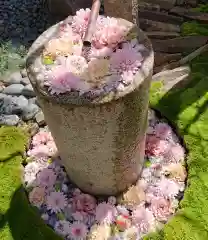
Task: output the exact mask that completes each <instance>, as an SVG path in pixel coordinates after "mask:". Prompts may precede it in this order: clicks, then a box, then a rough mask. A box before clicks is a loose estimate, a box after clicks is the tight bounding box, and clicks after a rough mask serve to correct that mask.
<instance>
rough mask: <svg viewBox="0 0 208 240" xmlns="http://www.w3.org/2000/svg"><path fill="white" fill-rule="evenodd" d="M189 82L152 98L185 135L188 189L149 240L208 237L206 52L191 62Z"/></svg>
mask: <svg viewBox="0 0 208 240" xmlns="http://www.w3.org/2000/svg"><path fill="white" fill-rule="evenodd" d="M191 70H192V73H191V76H190V77H191V81H190V83H189V84H188V85H187V86H186V87H185V88H181V89H180V88H179V89H178V88H177V87H176V88H173V89H172V90H171V91H169V92H168V93H166V94H161V98H160V97H158V95H156V96H154V95H153V97H152V98H151V103H152V104H153V107H154V108H156V109H157V110H159V111H160V112H161V113H162V114H163V115H164V116H166V117H167V118H168V119H169V120H170V121H171V122H172V123H173V124H174V125H175V126H176V127H177V128H178V130H179V132H180V134H181V135H182V136H183V137H184V140H185V143H186V146H187V148H188V150H189V155H188V159H187V165H188V170H189V171H188V188H187V190H186V192H185V195H184V199H183V200H182V201H181V204H180V209H179V211H178V213H177V214H176V216H175V217H173V218H172V219H171V220H170V221H169V223H168V224H166V225H165V226H164V228H163V229H162V231H160V232H158V233H155V234H152V235H149V236H147V237H145V239H148V240H179V239H180V240H207V239H208V53H206V54H204V55H203V56H199V57H198V58H197V59H195V60H194V61H193V62H192V63H191Z"/></svg>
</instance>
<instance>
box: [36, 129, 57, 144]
mask: <svg viewBox="0 0 208 240" xmlns="http://www.w3.org/2000/svg"><path fill="white" fill-rule="evenodd" d="M48 141H53V137H52V135H51V133H50V132H46V131H40V132H38V133H37V134H36V135H35V136H34V137H33V139H32V145H33V146H38V145H40V144H46V143H47V142H48Z"/></svg>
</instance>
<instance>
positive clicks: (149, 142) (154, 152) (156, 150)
mask: <svg viewBox="0 0 208 240" xmlns="http://www.w3.org/2000/svg"><path fill="white" fill-rule="evenodd" d="M169 147H170V146H169V143H168V142H167V141H165V140H161V139H159V138H157V137H156V136H153V135H147V138H146V149H145V152H146V155H147V156H155V157H159V156H161V155H163V154H164V153H165V152H166V151H167V149H168V148H169Z"/></svg>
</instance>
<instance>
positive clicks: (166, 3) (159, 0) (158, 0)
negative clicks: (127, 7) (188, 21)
mask: <svg viewBox="0 0 208 240" xmlns="http://www.w3.org/2000/svg"><path fill="white" fill-rule="evenodd" d="M145 2H148V3H150V4H157V5H160V7H161V8H162V9H165V10H169V9H171V8H173V7H174V5H175V3H176V0H145Z"/></svg>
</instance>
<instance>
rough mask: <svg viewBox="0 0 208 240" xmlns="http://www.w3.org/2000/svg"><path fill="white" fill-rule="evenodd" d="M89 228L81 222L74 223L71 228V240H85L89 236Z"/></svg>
mask: <svg viewBox="0 0 208 240" xmlns="http://www.w3.org/2000/svg"><path fill="white" fill-rule="evenodd" d="M87 232H88V230H87V226H86V225H85V224H84V223H81V222H74V223H72V224H71V226H70V239H73V240H83V239H85V238H86V236H87Z"/></svg>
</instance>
